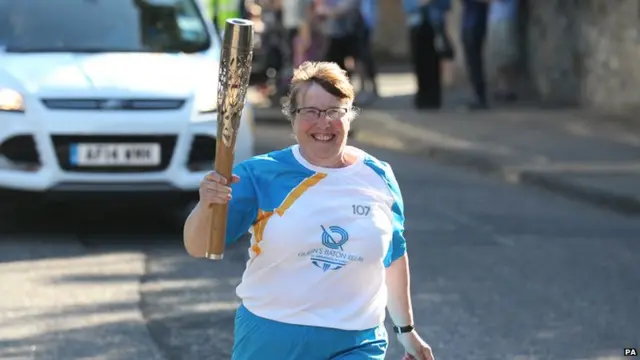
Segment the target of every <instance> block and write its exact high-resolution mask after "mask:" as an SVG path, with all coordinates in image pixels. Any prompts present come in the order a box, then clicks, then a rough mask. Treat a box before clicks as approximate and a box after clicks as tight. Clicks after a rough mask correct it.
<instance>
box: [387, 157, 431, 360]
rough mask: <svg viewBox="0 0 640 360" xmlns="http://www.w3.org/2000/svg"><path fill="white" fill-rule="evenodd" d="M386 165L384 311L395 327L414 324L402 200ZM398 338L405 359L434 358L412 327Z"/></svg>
mask: <svg viewBox="0 0 640 360" xmlns="http://www.w3.org/2000/svg"><path fill="white" fill-rule="evenodd" d="M387 166H388V167H387V169H386V171H385V179H386V180H387V184H388V185H389V190H390V192H391V196H392V197H393V204H392V206H391V212H392V213H393V218H392V224H393V235H392V238H391V244H389V245H390V246H389V251H388V252H387V255H386V256H385V259H384V265H385V267H386V270H385V278H386V279H385V282H386V287H387V294H388V296H387V310H388V311H389V315H390V316H391V320H392V321H393V324H394V325H395V326H396V327H399V328H403V327H413V326H414V323H413V306H412V304H411V280H410V275H409V255H408V254H407V242H406V240H405V238H404V201H403V199H402V193H401V191H400V186H399V184H398V181H397V179H396V177H395V175H394V174H393V170H391V166H389V165H388V164H387ZM407 330H411V331H407ZM398 340H399V341H400V343H401V344H402V346H403V347H404V349H405V358H404V359H417V360H433V353H432V352H431V347H429V345H428V344H427V343H426V342H424V341H423V340H422V339H421V338H420V336H419V335H418V333H417V332H416V331H415V330H413V329H411V328H408V329H402V333H400V334H398Z"/></svg>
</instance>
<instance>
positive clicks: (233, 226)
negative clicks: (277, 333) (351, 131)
mask: <svg viewBox="0 0 640 360" xmlns="http://www.w3.org/2000/svg"><path fill="white" fill-rule="evenodd" d="M349 151H353V152H355V153H357V154H358V160H357V161H356V162H355V163H354V164H352V165H350V166H347V167H343V168H321V167H317V166H314V165H311V164H310V163H309V162H307V161H306V160H305V159H304V158H303V157H302V155H301V154H300V150H299V147H298V145H294V146H291V147H289V148H286V149H284V150H279V151H275V152H272V153H269V154H266V155H260V156H256V157H253V158H251V159H249V160H247V161H244V162H242V163H240V164H239V165H237V166H236V167H235V169H234V173H235V174H236V175H238V176H240V178H241V179H240V182H238V183H236V184H234V185H232V196H233V197H232V200H231V201H230V202H229V218H228V219H229V220H228V225H227V243H230V242H233V241H236V240H237V239H238V238H240V237H241V236H242V235H243V234H244V233H246V232H247V230H248V231H249V232H250V233H251V235H252V237H251V246H250V248H249V255H250V259H249V261H248V262H247V267H246V270H245V272H244V275H243V277H242V282H241V284H240V285H239V286H238V288H237V290H236V292H237V295H238V296H239V297H240V298H241V299H242V302H243V304H244V306H245V307H246V308H247V309H249V311H251V312H252V313H254V314H256V315H258V316H261V317H264V318H267V319H271V320H275V321H280V322H284V323H291V324H299V325H311V326H321V327H329V328H337V329H344V330H364V329H370V328H373V327H376V326H378V325H380V324H381V323H382V322H383V321H384V318H385V308H386V305H387V288H386V285H385V268H386V267H388V266H389V265H390V264H391V263H392V262H393V261H394V260H396V259H398V258H399V257H401V256H403V255H404V254H405V252H406V242H405V238H404V236H403V231H404V215H403V203H402V195H401V194H400V190H399V188H398V183H397V181H396V179H395V177H394V174H393V172H392V170H391V167H390V166H389V164H387V163H385V162H382V161H380V160H378V159H376V158H374V157H372V156H371V155H369V154H367V153H365V152H364V151H362V150H359V149H356V148H352V147H351V148H350V149H349Z"/></svg>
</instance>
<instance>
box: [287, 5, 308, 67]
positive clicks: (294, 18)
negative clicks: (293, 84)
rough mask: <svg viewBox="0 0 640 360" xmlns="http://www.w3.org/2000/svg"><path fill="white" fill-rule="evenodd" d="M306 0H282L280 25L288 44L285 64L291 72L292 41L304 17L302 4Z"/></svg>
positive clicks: (292, 60) (292, 61) (292, 57)
mask: <svg viewBox="0 0 640 360" xmlns="http://www.w3.org/2000/svg"><path fill="white" fill-rule="evenodd" d="M306 2H307V1H306V0H282V26H283V27H284V28H285V30H286V36H287V44H289V48H288V49H287V51H286V61H285V65H286V67H287V69H288V71H289V72H291V73H293V63H294V46H295V45H294V42H295V38H296V36H298V31H299V29H300V26H301V25H302V22H303V21H304V19H305V11H304V10H303V6H304V4H305V3H306Z"/></svg>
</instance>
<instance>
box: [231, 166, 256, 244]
mask: <svg viewBox="0 0 640 360" xmlns="http://www.w3.org/2000/svg"><path fill="white" fill-rule="evenodd" d="M233 174H234V175H237V176H238V177H240V181H239V182H237V183H235V184H233V185H231V200H230V201H229V216H228V218H227V236H226V243H227V244H231V243H234V242H236V241H238V239H240V237H242V235H244V234H246V233H247V231H249V228H250V227H251V225H252V224H253V223H254V221H255V220H256V217H257V216H258V197H257V195H256V187H255V184H256V180H255V178H254V175H253V173H252V172H251V169H250V167H249V166H248V165H247V164H246V163H240V164H238V165H236V166H235V167H234V168H233Z"/></svg>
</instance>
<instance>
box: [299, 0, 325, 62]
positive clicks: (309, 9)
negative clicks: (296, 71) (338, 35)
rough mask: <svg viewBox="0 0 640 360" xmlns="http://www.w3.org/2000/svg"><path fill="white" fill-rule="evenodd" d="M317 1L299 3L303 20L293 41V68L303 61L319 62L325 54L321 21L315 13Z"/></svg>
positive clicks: (310, 0)
mask: <svg viewBox="0 0 640 360" xmlns="http://www.w3.org/2000/svg"><path fill="white" fill-rule="evenodd" d="M319 3H320V2H319V1H318V0H303V1H302V2H301V3H300V6H301V7H302V11H303V12H304V20H303V21H302V23H301V24H300V27H299V31H298V35H297V36H296V38H295V39H294V61H293V63H294V67H297V66H299V65H300V64H302V63H304V62H305V61H319V60H321V59H322V57H323V56H324V53H325V47H326V46H325V41H324V34H323V33H322V19H321V17H320V16H319V15H318V13H317V9H318V7H319Z"/></svg>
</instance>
